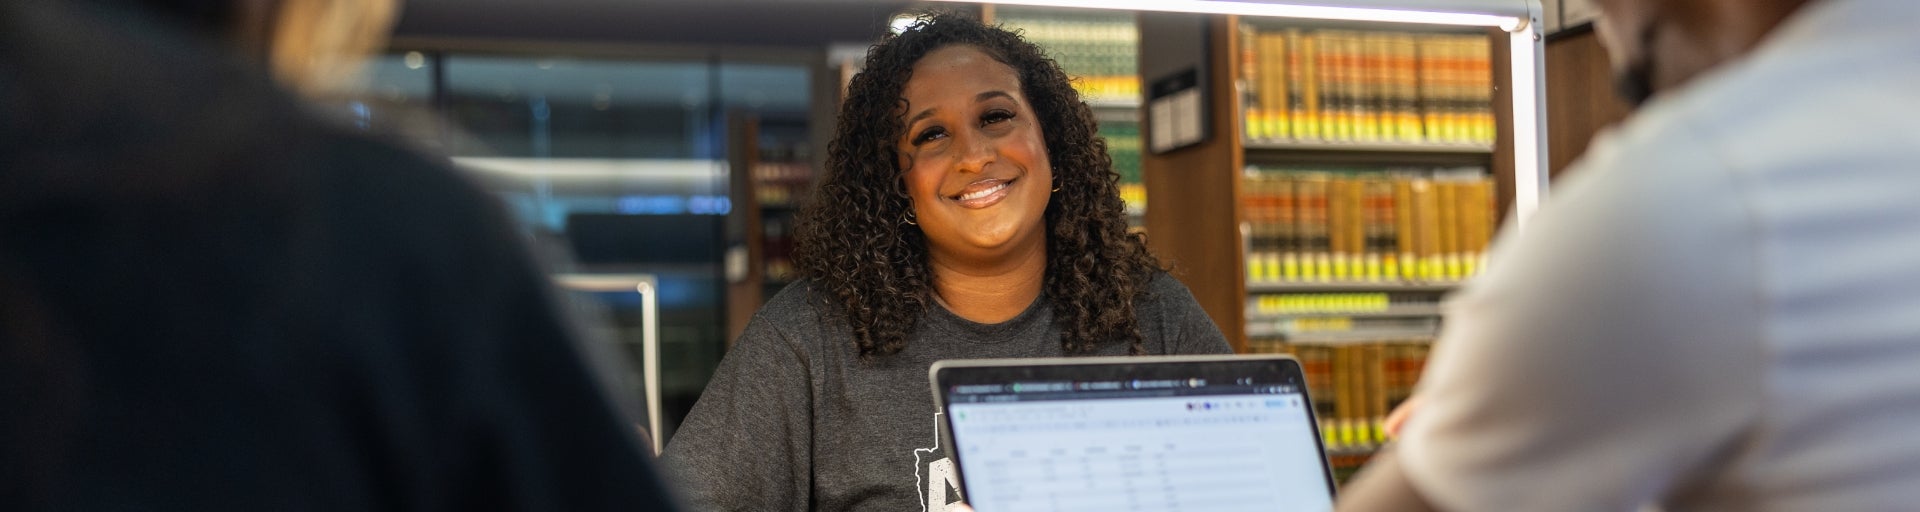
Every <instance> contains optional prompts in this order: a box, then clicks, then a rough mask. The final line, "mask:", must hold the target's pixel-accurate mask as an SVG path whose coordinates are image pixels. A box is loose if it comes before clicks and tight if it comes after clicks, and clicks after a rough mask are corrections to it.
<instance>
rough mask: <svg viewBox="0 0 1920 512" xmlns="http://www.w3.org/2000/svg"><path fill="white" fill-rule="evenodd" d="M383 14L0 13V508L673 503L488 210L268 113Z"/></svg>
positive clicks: (413, 169) (102, 8)
mask: <svg viewBox="0 0 1920 512" xmlns="http://www.w3.org/2000/svg"><path fill="white" fill-rule="evenodd" d="M381 4H383V2H331V1H327V0H314V1H307V0H283V1H246V2H242V1H232V2H215V1H199V2H196V1H186V0H182V1H173V2H162V1H157V0H156V1H151V2H136V1H124V2H117V3H109V2H105V1H101V2H71V1H55V0H9V1H7V2H0V411H4V412H0V509H5V510H131V509H140V510H388V509H411V510H472V509H489V510H491V509H518V510H609V509H620V510H664V509H669V508H670V506H671V505H670V503H669V499H668V496H667V494H666V493H665V491H664V490H663V488H662V487H661V486H660V484H659V483H658V481H657V480H656V478H655V475H654V472H653V470H652V469H651V468H650V467H649V461H648V458H647V455H646V452H645V451H644V450H643V448H642V447H641V444H640V443H639V441H638V439H637V436H636V433H635V432H634V431H633V429H632V427H631V425H633V424H634V423H633V422H632V421H631V419H630V418H625V417H622V415H620V414H619V413H618V412H616V411H617V410H616V409H615V408H614V407H613V406H612V401H611V398H612V397H610V396H609V392H608V391H607V390H605V389H602V388H601V387H600V386H598V385H597V384H596V383H597V382H598V381H597V380H596V379H595V378H594V375H593V374H592V373H591V372H590V371H589V365H588V364H587V361H585V360H584V359H583V358H582V355H581V354H582V349H581V347H579V346H578V345H577V344H576V342H575V339H576V338H575V335H574V334H573V333H572V332H570V330H569V326H568V325H567V324H566V322H564V321H563V320H562V317H561V315H560V314H559V313H558V309H557V308H556V307H555V306H554V304H553V302H552V301H551V300H550V299H549V296H548V293H549V286H548V283H547V281H546V279H545V278H544V277H543V275H542V274H541V273H540V272H539V271H538V269H537V268H536V266H535V264H534V261H533V260H532V258H531V257H530V256H529V252H528V251H527V250H526V248H525V247H523V241H522V240H521V238H520V237H519V235H518V234H517V233H515V232H514V231H513V230H512V229H511V228H510V227H509V224H508V222H507V219H506V217H505V216H504V214H503V213H502V211H501V210H500V208H498V206H497V205H496V204H495V201H494V200H493V199H491V198H490V197H489V196H487V195H486V194H484V193H483V192H481V191H480V190H479V189H478V188H476V187H475V186H474V185H472V184H470V183H468V182H467V181H466V180H464V179H462V178H461V177H460V176H458V175H457V174H456V173H455V172H454V171H453V170H451V169H449V168H447V167H445V166H443V165H441V164H438V163H436V162H435V161H434V160H431V159H428V158H426V157H423V156H420V155H417V154H414V153H412V152H410V151H407V150H405V149H402V148H400V147H398V146H396V145H395V144H392V143H389V142H386V141H383V140H380V139H377V138H374V137H371V136H367V135H363V134H359V133H355V132H354V131H352V130H349V129H344V128H340V127H336V126H333V125H331V124H329V123H328V122H325V121H322V120H319V119H317V118H316V117H314V116H313V115H310V114H309V113H308V112H307V110H306V108H305V107H304V106H303V105H302V104H301V102H300V100H299V99H298V98H297V97H295V96H294V95H292V94H289V93H288V92H287V91H286V90H287V89H293V90H309V89H308V88H309V87H313V86H318V85H319V84H321V83H322V82H325V81H327V79H332V78H337V76H338V73H340V72H341V70H344V69H346V66H345V63H347V62H350V59H351V57H352V53H353V52H354V51H357V50H362V49H368V48H374V47H377V46H378V41H379V37H381V34H382V33H384V31H385V30H386V29H387V26H388V25H389V24H390V19H391V17H392V12H391V8H392V6H391V5H385V6H382V5H381ZM369 37H371V38H373V39H372V40H371V41H368V39H367V38H369Z"/></svg>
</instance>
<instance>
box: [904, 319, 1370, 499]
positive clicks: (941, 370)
mask: <svg viewBox="0 0 1920 512" xmlns="http://www.w3.org/2000/svg"><path fill="white" fill-rule="evenodd" d="M1208 363H1231V364H1251V365H1260V364H1273V365H1278V368H1279V369H1280V373H1281V374H1282V375H1284V376H1286V377H1288V379H1289V380H1291V381H1293V382H1298V383H1300V397H1301V399H1302V400H1303V401H1304V402H1305V405H1306V411H1307V421H1308V422H1309V423H1311V424H1312V425H1313V427H1314V435H1313V447H1314V449H1315V450H1316V451H1317V452H1319V454H1320V459H1319V462H1320V474H1321V478H1322V480H1323V481H1324V482H1325V484H1326V487H1327V495H1328V496H1329V497H1335V498H1337V497H1338V496H1339V485H1338V484H1336V483H1335V482H1334V479H1333V464H1332V462H1331V460H1330V459H1328V458H1327V445H1326V441H1325V438H1324V437H1323V435H1322V433H1321V432H1320V417H1319V413H1318V412H1317V411H1315V410H1314V405H1313V396H1312V395H1311V394H1310V393H1308V392H1307V386H1306V382H1307V381H1306V374H1305V371H1304V370H1303V369H1302V368H1301V366H1300V360H1299V359H1297V358H1295V357H1293V356H1291V355H1285V354H1259V355H1199V356H1192V355H1182V356H1117V357H1051V358H1032V359H950V360H943V361H937V362H935V363H934V364H933V366H932V367H930V368H928V369H927V383H928V385H929V386H931V390H932V392H933V403H934V407H935V409H936V410H937V411H939V412H940V421H939V427H940V445H941V446H943V447H946V452H947V453H946V456H947V457H948V458H950V459H952V461H953V476H954V480H956V481H958V482H959V484H960V489H959V490H960V495H961V496H962V497H963V498H964V497H966V496H971V495H972V494H971V492H970V491H969V490H968V489H967V477H966V467H965V466H966V464H965V463H964V461H962V460H961V458H960V449H959V448H960V447H959V445H958V444H957V443H956V441H955V440H954V437H953V414H952V412H953V411H951V410H950V409H948V406H949V405H950V404H948V403H947V396H946V393H944V392H943V390H944V389H946V387H947V386H946V385H945V382H946V381H947V380H948V379H946V378H945V376H946V375H947V372H949V371H968V370H978V369H1001V368H1009V367H1034V368H1047V369H1052V368H1068V367H1097V366H1111V365H1119V364H1128V365H1139V364H1170V365H1195V364H1208Z"/></svg>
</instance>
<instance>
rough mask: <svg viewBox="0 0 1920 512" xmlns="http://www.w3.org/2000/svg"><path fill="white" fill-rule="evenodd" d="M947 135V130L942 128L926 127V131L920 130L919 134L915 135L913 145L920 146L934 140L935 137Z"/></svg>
mask: <svg viewBox="0 0 1920 512" xmlns="http://www.w3.org/2000/svg"><path fill="white" fill-rule="evenodd" d="M945 136H947V131H946V130H942V129H939V128H928V129H926V131H922V132H920V134H919V135H915V136H913V145H915V146H918V145H921V144H926V143H928V142H932V141H933V140H934V139H938V138H941V137H945Z"/></svg>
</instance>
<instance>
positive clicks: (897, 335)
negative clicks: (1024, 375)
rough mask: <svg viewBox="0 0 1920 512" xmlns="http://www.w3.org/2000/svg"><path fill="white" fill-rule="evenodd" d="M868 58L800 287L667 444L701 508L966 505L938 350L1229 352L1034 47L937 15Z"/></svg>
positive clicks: (832, 163)
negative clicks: (937, 394)
mask: <svg viewBox="0 0 1920 512" xmlns="http://www.w3.org/2000/svg"><path fill="white" fill-rule="evenodd" d="M865 69H866V70H865V71H863V72H862V73H861V74H859V75H858V76H855V77H854V79H853V82H852V84H851V85H850V88H849V91H848V95H847V99H846V102H845V103H844V104H843V105H842V107H841V111H840V118H839V127H838V132H837V133H836V135H835V137H834V140H833V142H832V144H831V145H830V147H829V148H828V156H827V166H826V172H825V175H824V176H823V177H822V181H821V184H820V188H819V189H818V190H816V191H815V197H814V200H813V201H811V202H810V203H809V205H808V207H807V210H805V211H803V212H802V213H801V217H800V226H799V230H798V233H797V236H796V238H797V240H798V243H799V248H798V249H799V250H798V252H797V253H796V259H797V261H796V263H797V266H798V267H799V269H800V271H801V273H802V274H803V275H804V276H805V279H803V280H801V281H799V282H796V283H795V284H793V285H792V286H790V287H788V289H787V290H785V291H783V292H781V293H780V294H779V295H778V296H776V297H774V298H773V300H772V301H770V302H769V303H768V304H767V305H766V307H765V308H763V309H761V310H760V312H759V313H758V314H757V315H755V318H754V320H753V322H752V323H751V324H750V325H748V327H747V329H746V332H745V333H743V334H742V335H741V337H740V339H739V340H738V341H737V342H736V343H735V344H734V347H733V349H732V351H731V352H729V353H728V354H727V356H726V359H725V360H724V361H722V362H721V365H720V368H719V370H718V372H717V373H716V374H715V375H714V378H713V381H712V382H711V383H709V384H708V386H707V391H706V393H705V394H704V395H703V396H702V397H701V400H700V403H699V404H698V405H696V406H695V407H694V410H693V412H692V414H691V415H689V416H688V418H687V421H686V423H685V425H684V426H683V427H682V429H681V430H680V431H679V432H678V433H677V434H676V435H675V437H674V438H673V440H672V442H671V444H669V445H668V447H667V457H668V463H669V467H670V468H671V469H673V470H674V471H676V472H677V474H676V475H675V476H677V477H678V478H679V480H680V483H681V486H682V490H683V491H684V493H683V496H685V497H686V498H688V500H689V501H690V502H692V503H693V504H694V505H695V506H696V507H697V508H699V509H702V510H886V511H899V510H931V511H939V510H945V509H946V508H947V507H948V506H949V505H950V504H954V503H958V502H959V501H960V500H961V497H960V496H959V493H958V492H957V491H956V490H955V489H956V488H957V486H955V485H953V484H954V482H953V476H952V471H951V468H952V465H951V463H949V462H948V460H947V459H946V458H945V457H946V454H945V452H944V449H943V448H942V447H941V446H940V444H939V441H938V436H937V434H936V430H935V425H936V422H937V418H936V417H935V414H936V413H935V408H934V406H933V403H932V397H931V396H930V395H929V394H928V393H927V392H926V383H927V381H926V378H927V377H926V376H927V368H928V367H929V366H931V365H932V364H933V362H934V361H938V360H943V359H976V358H1010V357H1059V356H1079V355H1126V354H1136V355H1138V354H1203V353H1226V352H1229V351H1230V348H1229V347H1228V345H1227V342H1226V339H1225V338H1224V337H1223V336H1221V334H1220V330H1219V329H1218V328H1217V327H1215V326H1214V325H1213V323H1212V321H1210V320H1209V319H1208V318H1207V316H1206V315H1205V313H1203V312H1202V311H1201V310H1200V308H1199V306H1198V305H1197V304H1195V303H1194V300H1193V296H1192V294H1191V293H1189V292H1188V291H1187V289H1186V287H1185V286H1182V285H1181V284H1180V283H1179V282H1178V281H1176V280H1174V279H1172V278H1171V277H1168V276H1167V275H1166V273H1165V272H1163V271H1161V270H1160V264H1159V262H1157V261H1155V260H1154V258H1153V257H1152V256H1150V255H1149V254H1148V253H1147V251H1146V246H1145V242H1144V241H1143V240H1141V239H1140V238H1139V237H1138V236H1137V235H1132V234H1129V233H1127V231H1126V227H1127V223H1126V218H1125V210H1124V207H1123V205H1122V203H1121V200H1120V195H1119V188H1118V185H1117V181H1118V179H1119V175H1118V174H1116V173H1115V172H1114V170H1113V164H1112V161H1111V160H1110V159H1109V157H1108V156H1107V152H1106V143H1105V141H1103V140H1101V139H1099V138H1098V137H1096V136H1095V124H1094V121H1093V116H1092V114H1091V112H1090V111H1089V110H1088V108H1087V106H1086V104H1085V103H1083V102H1082V101H1081V99H1080V97H1079V94H1078V93H1076V92H1075V91H1074V89H1073V88H1072V86H1071V84H1070V82H1069V79H1068V77H1067V75H1066V74H1065V73H1063V72H1062V71H1061V70H1060V67H1059V66H1058V65H1056V64H1055V63H1054V61H1053V60H1051V59H1049V58H1047V57H1046V55H1045V54H1043V53H1042V52H1041V51H1040V50H1039V48H1037V47H1035V46H1034V45H1033V44H1031V43H1028V42H1027V41H1025V40H1022V39H1021V38H1020V36H1019V35H1018V34H1015V33H1012V32H1008V31H1005V30H1002V29H999V28H996V27H990V26H986V25H983V24H981V23H980V22H978V21H975V20H973V19H970V18H966V17H962V16H957V15H949V14H941V15H933V16H928V17H923V18H921V19H920V20H918V22H917V23H915V24H913V25H912V26H910V27H908V28H907V29H906V30H904V31H903V32H901V33H900V34H899V35H897V36H894V37H892V38H890V39H888V40H886V41H884V42H882V43H881V44H880V45H878V46H875V47H874V48H873V50H872V51H871V52H869V53H868V55H867V62H866V68H865Z"/></svg>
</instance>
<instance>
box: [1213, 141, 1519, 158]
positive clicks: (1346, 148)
mask: <svg viewBox="0 0 1920 512" xmlns="http://www.w3.org/2000/svg"><path fill="white" fill-rule="evenodd" d="M1244 146H1245V147H1246V149H1247V151H1338V152H1353V153H1448V154H1474V155H1488V156H1492V155H1493V147H1492V146H1480V145H1474V144H1433V143H1404V142H1297V141H1246V142H1245V143H1244Z"/></svg>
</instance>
